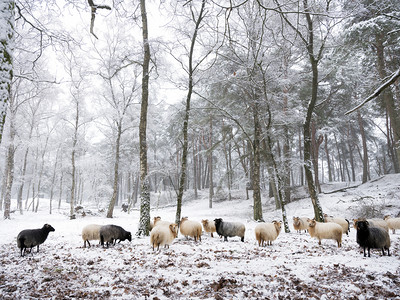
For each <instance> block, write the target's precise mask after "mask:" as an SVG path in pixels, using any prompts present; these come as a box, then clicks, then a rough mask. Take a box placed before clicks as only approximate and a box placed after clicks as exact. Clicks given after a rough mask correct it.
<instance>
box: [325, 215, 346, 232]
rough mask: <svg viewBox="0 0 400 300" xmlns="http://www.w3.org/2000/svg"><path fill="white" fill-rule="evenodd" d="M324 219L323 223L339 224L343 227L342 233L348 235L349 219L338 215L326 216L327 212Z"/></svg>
mask: <svg viewBox="0 0 400 300" xmlns="http://www.w3.org/2000/svg"><path fill="white" fill-rule="evenodd" d="M324 219H325V223H336V224H339V225H340V226H341V227H342V229H343V233H345V234H347V235H349V232H350V222H349V220H347V219H345V218H340V217H331V216H328V215H327V214H324Z"/></svg>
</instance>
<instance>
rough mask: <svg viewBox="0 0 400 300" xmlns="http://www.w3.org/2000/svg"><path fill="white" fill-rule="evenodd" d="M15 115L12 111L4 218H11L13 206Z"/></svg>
mask: <svg viewBox="0 0 400 300" xmlns="http://www.w3.org/2000/svg"><path fill="white" fill-rule="evenodd" d="M14 125H15V124H14V115H13V113H11V118H10V140H9V145H8V150H7V167H6V172H5V176H6V182H7V185H6V192H5V197H4V219H11V216H10V208H11V190H12V185H13V181H14V153H15V147H14V139H15V128H14Z"/></svg>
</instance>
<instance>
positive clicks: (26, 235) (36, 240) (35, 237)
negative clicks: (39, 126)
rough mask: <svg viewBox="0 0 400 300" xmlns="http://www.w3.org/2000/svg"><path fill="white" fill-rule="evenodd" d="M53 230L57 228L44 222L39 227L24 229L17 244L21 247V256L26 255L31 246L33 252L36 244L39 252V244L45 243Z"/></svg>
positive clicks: (18, 237)
mask: <svg viewBox="0 0 400 300" xmlns="http://www.w3.org/2000/svg"><path fill="white" fill-rule="evenodd" d="M51 231H55V229H54V228H53V227H52V226H51V225H50V224H44V225H43V227H42V228H39V229H25V230H22V231H21V232H20V233H19V234H18V236H17V246H18V248H20V249H21V256H24V255H25V253H26V249H27V248H30V252H31V253H32V248H33V247H35V246H37V252H39V245H40V244H43V243H44V241H45V240H46V239H47V237H48V236H49V233H50V232H51Z"/></svg>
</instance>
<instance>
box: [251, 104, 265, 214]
mask: <svg viewBox="0 0 400 300" xmlns="http://www.w3.org/2000/svg"><path fill="white" fill-rule="evenodd" d="M258 113H259V106H258V104H257V103H255V104H254V107H253V122H254V141H253V178H252V182H253V205H254V207H253V218H254V220H255V221H262V220H263V211H262V202H261V190H260V163H261V159H260V141H261V123H260V120H259V116H258Z"/></svg>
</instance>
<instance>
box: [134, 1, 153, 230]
mask: <svg viewBox="0 0 400 300" xmlns="http://www.w3.org/2000/svg"><path fill="white" fill-rule="evenodd" d="M140 12H141V17H142V38H143V49H144V56H143V64H142V67H143V71H142V103H141V108H140V124H139V144H140V145H139V147H140V148H139V151H140V187H141V190H140V220H139V226H138V231H137V233H136V234H137V235H138V236H142V235H149V230H150V184H149V178H148V176H147V140H146V133H147V108H148V103H149V76H150V45H149V32H148V25H147V12H146V0H140Z"/></svg>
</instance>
